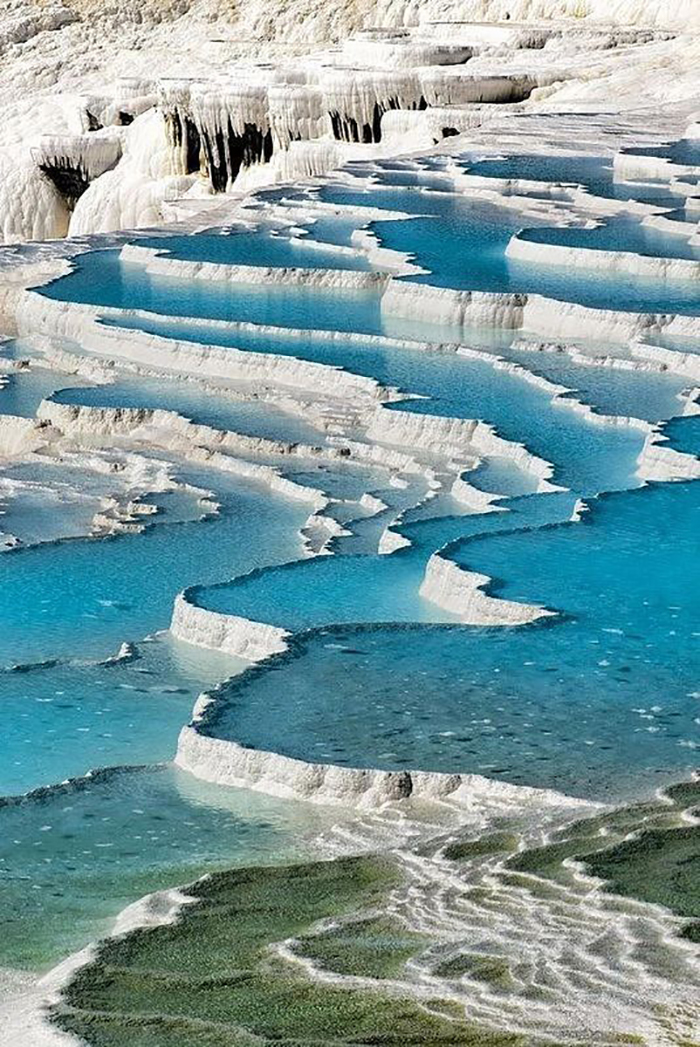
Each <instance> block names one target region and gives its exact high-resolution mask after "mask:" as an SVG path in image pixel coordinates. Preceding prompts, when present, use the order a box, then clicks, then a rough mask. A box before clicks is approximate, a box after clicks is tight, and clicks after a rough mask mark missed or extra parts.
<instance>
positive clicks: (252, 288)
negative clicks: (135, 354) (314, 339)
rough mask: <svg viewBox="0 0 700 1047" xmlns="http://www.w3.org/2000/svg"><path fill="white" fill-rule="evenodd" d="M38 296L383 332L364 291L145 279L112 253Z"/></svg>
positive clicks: (85, 262)
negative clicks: (279, 319) (281, 319)
mask: <svg viewBox="0 0 700 1047" xmlns="http://www.w3.org/2000/svg"><path fill="white" fill-rule="evenodd" d="M42 294H46V295H47V296H48V297H50V298H57V299H59V300H61V301H76V302H87V303H90V304H93V305H105V306H116V307H117V308H120V309H146V310H150V311H152V312H156V313H162V314H164V315H165V316H175V317H177V316H198V317H203V318H211V319H215V320H250V321H252V322H254V323H260V324H270V323H272V324H274V323H275V322H277V321H278V318H279V317H280V316H284V317H285V321H284V322H285V324H286V325H287V326H290V327H303V328H326V329H330V330H342V331H355V330H357V331H366V332H369V333H375V332H378V331H380V330H381V318H380V309H379V299H378V298H377V296H376V295H374V294H370V293H368V292H363V291H350V290H343V291H342V292H339V291H338V290H337V289H333V290H318V289H313V288H304V287H294V286H283V287H275V286H273V285H265V284H262V285H255V284H229V283H227V282H226V281H220V282H216V281H207V280H191V281H185V280H170V279H168V280H166V279H162V278H160V277H154V276H149V275H148V274H147V273H145V272H144V271H143V269H142V267H141V266H138V265H130V264H124V263H121V262H120V260H119V252H118V251H114V250H108V251H95V252H93V253H91V254H87V255H82V256H81V257H80V258H79V259H77V260H76V263H75V270H74V272H72V273H70V274H69V275H68V276H65V277H63V278H62V279H61V280H57V281H55V282H54V283H52V284H49V285H48V286H47V287H45V288H43V289H42Z"/></svg>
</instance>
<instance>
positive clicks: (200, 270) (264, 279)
mask: <svg viewBox="0 0 700 1047" xmlns="http://www.w3.org/2000/svg"><path fill="white" fill-rule="evenodd" d="M120 258H121V260H122V261H123V262H128V263H129V264H131V265H139V266H142V267H143V269H144V271H145V272H146V273H148V274H149V275H151V276H163V277H168V278H170V279H176V280H206V281H208V282H221V281H225V282H227V283H233V284H250V283H254V284H274V285H279V286H282V285H290V284H293V285H295V286H301V287H318V288H328V289H332V290H333V289H338V290H343V289H345V290H350V291H365V290H377V289H378V288H381V287H382V286H383V285H384V284H385V283H386V281H387V280H388V279H389V277H388V275H387V274H386V273H376V272H371V271H366V270H357V269H300V268H296V267H294V266H288V267H284V266H264V265H227V264H224V263H219V262H206V261H187V260H184V259H181V258H173V257H171V256H169V255H165V254H163V253H162V252H159V251H158V250H156V249H155V248H151V247H140V246H139V245H138V244H125V245H124V247H122V249H121V252H120Z"/></svg>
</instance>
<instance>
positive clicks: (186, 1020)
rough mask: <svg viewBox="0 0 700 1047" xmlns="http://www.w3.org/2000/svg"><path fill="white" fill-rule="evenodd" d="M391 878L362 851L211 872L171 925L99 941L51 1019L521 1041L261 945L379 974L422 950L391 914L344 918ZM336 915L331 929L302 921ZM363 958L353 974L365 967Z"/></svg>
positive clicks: (436, 1040)
mask: <svg viewBox="0 0 700 1047" xmlns="http://www.w3.org/2000/svg"><path fill="white" fill-rule="evenodd" d="M396 883H397V872H396V870H395V868H394V866H393V865H392V864H391V862H390V861H389V860H384V859H381V858H373V857H363V858H350V859H342V860H338V861H334V862H317V863H312V864H307V865H299V866H291V867H286V868H281V869H280V868H270V869H249V870H241V871H235V872H231V873H219V874H217V875H216V876H213V877H211V878H210V879H208V880H205V881H203V882H201V883H199V884H197V885H195V887H194V888H193V889H192V894H194V895H195V896H196V897H197V899H198V903H197V904H193V905H189V906H186V907H185V908H184V909H183V910H182V913H181V917H180V919H179V921H178V922H177V923H175V924H172V925H169V926H164V927H156V928H150V929H147V930H140V931H135V932H133V933H132V934H130V935H127V936H126V937H125V938H123V939H120V940H116V941H111V942H106V943H105V944H104V945H103V946H102V947H101V949H100V950H99V952H98V955H97V957H96V959H95V961H94V962H92V963H91V964H89V965H88V966H86V967H84V968H83V969H82V970H81V971H79V972H78V973H77V975H76V976H75V978H74V979H73V981H72V982H71V983H70V985H69V986H68V988H67V989H66V991H65V993H64V998H63V1002H62V1004H61V1005H60V1006H59V1007H58V1008H57V1010H56V1012H55V1015H54V1019H55V1021H56V1022H57V1023H58V1024H59V1026H60V1027H61V1028H63V1029H65V1030H66V1031H70V1032H73V1033H76V1034H77V1035H78V1036H80V1037H81V1038H82V1039H83V1040H84V1041H85V1042H86V1043H88V1044H90V1045H91V1047H116V1045H117V1044H120V1045H125V1044H128V1045H129V1047H175V1045H176V1044H177V1045H178V1047H185V1045H186V1047H253V1045H262V1044H268V1043H274V1044H275V1045H276V1047H302V1045H308V1044H313V1045H314V1047H324V1045H328V1047H331V1045H334V1044H343V1045H345V1047H352V1045H355V1047H369V1045H386V1047H411V1045H415V1047H418V1045H420V1047H520V1045H523V1044H524V1043H525V1042H526V1041H524V1040H523V1039H522V1037H520V1036H515V1035H510V1034H497V1033H492V1032H489V1031H487V1030H483V1029H479V1028H477V1027H474V1026H471V1025H469V1024H468V1023H467V1022H466V1021H465V1020H463V1019H462V1020H459V1019H456V1018H452V1019H451V1020H450V1018H448V1017H443V1016H442V1015H440V1014H436V1013H429V1012H428V1011H427V1010H426V1009H424V1008H423V1007H421V1006H420V1004H419V1003H417V1002H415V1001H413V1000H410V999H402V998H399V997H397V996H396V995H393V994H392V995H390V994H388V993H382V992H381V983H380V982H378V983H377V986H378V988H377V991H376V992H372V991H367V990H366V989H362V988H352V987H345V986H341V985H338V984H326V983H324V982H319V981H317V980H315V979H312V978H310V977H309V976H308V975H307V973H306V971H305V969H304V968H303V967H302V966H301V965H297V964H296V963H294V962H290V961H287V960H285V959H283V958H281V957H280V956H279V955H277V954H276V953H275V951H274V948H271V946H273V945H274V943H276V942H281V941H285V940H286V939H289V938H293V939H294V946H295V948H296V949H298V950H299V951H303V952H305V953H306V954H309V953H310V952H312V951H315V952H316V953H317V959H319V960H320V961H321V962H322V964H323V965H324V966H328V967H334V968H335V969H341V968H342V969H343V970H344V972H348V973H364V974H365V975H368V976H370V977H376V978H379V977H380V976H381V975H383V974H385V973H386V972H387V971H397V970H398V969H399V968H400V966H401V965H402V964H403V962H404V960H405V958H407V956H408V955H410V954H412V953H413V952H415V951H417V950H418V949H419V948H420V947H421V942H420V941H419V937H418V936H415V935H410V934H408V933H407V932H405V931H404V930H403V928H402V927H401V926H400V925H399V924H398V922H396V921H385V920H382V919H374V918H372V917H370V918H367V917H366V916H365V917H364V918H359V919H358V922H357V934H356V936H353V934H352V933H351V928H352V923H351V922H350V921H349V920H348V919H347V917H348V916H349V914H351V913H353V912H356V911H357V912H362V911H363V910H364V911H366V910H367V909H368V908H370V907H371V906H372V905H375V904H377V903H378V902H379V901H380V900H382V899H385V898H386V895H387V893H388V891H389V890H390V889H391V887H392V886H394V885H395V884H396ZM340 916H345V917H346V920H345V922H344V923H343V924H342V933H340V929H338V933H333V931H334V929H333V928H327V929H326V930H324V931H322V932H321V933H320V934H319V935H318V938H319V941H318V942H317V943H316V944H313V939H314V924H316V923H317V922H318V921H319V920H328V919H333V918H338V917H340ZM363 967H364V971H363Z"/></svg>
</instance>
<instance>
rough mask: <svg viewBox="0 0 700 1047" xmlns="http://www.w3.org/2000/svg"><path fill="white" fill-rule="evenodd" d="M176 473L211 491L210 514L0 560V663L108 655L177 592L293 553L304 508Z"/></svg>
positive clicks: (145, 626)
mask: <svg viewBox="0 0 700 1047" xmlns="http://www.w3.org/2000/svg"><path fill="white" fill-rule="evenodd" d="M183 475H184V476H185V478H186V479H191V480H192V481H193V482H196V483H198V484H199V485H200V486H201V485H203V486H205V487H206V486H207V482H208V486H209V487H211V488H213V489H214V490H215V492H216V496H217V498H218V500H219V501H221V504H222V511H221V514H220V515H219V516H218V517H214V518H211V519H209V520H207V521H205V522H191V523H178V524H173V525H172V526H168V525H166V524H163V525H162V526H158V527H153V528H150V529H149V530H147V531H146V532H145V533H143V534H141V535H137V536H132V535H124V536H119V537H116V538H108V539H100V540H92V541H89V540H86V541H74V542H61V543H57V544H53V545H44V546H39V547H37V548H33V549H26V550H18V551H14V552H9V553H5V554H3V555H2V557H0V620H1V621H2V623H3V628H2V631H1V632H0V665H1V664H5V665H6V664H15V663H18V662H27V661H30V662H34V661H38V660H41V659H44V658H54V657H60V656H64V657H67V656H75V655H77V656H82V657H88V656H93V657H104V656H106V655H109V654H112V653H114V652H115V651H116V650H117V649H118V647H119V645H120V644H121V642H122V641H123V640H127V639H129V640H138V639H140V638H141V637H143V636H145V635H147V634H149V633H152V632H153V631H154V630H158V629H167V627H168V625H169V623H170V617H171V614H172V606H173V600H174V598H175V596H176V594H177V592H178V591H179V590H181V589H183V588H185V587H186V586H188V585H191V584H193V583H195V582H202V581H206V580H207V579H209V580H210V581H211V582H215V581H219V580H220V579H221V578H230V577H232V576H233V575H235V574H238V573H240V572H242V571H246V570H250V569H251V568H253V567H255V566H260V565H262V564H264V563H273V562H275V561H278V562H279V561H286V560H289V559H290V558H291V557H292V556H293V555H295V554H296V553H297V551H299V549H300V546H299V539H298V537H297V534H296V532H297V530H298V528H299V527H300V526H301V525H302V524H303V522H304V520H305V519H306V516H307V515H308V512H309V508H308V506H303V505H300V504H299V503H296V502H288V501H286V500H284V499H280V498H275V497H271V496H270V493H269V491H268V490H267V489H265V488H260V487H257V486H255V485H253V484H246V483H243V482H241V481H239V480H231V479H229V478H227V477H226V476H225V475H222V474H220V473H214V472H213V471H209V470H193V471H192V472H191V473H188V472H187V471H184V473H183Z"/></svg>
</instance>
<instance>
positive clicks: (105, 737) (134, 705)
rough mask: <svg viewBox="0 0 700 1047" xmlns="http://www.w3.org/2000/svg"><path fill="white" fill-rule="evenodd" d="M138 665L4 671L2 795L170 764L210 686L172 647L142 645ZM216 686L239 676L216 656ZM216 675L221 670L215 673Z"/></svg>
mask: <svg viewBox="0 0 700 1047" xmlns="http://www.w3.org/2000/svg"><path fill="white" fill-rule="evenodd" d="M138 651H139V657H138V658H137V659H136V660H135V661H129V662H126V661H123V662H117V663H114V664H109V663H107V664H97V665H95V664H92V665H91V664H89V663H88V664H86V663H82V664H81V663H80V662H79V661H73V662H70V661H69V662H65V663H58V664H52V663H51V662H49V663H47V664H45V665H41V664H39V665H37V666H35V667H33V668H30V669H27V670H25V671H11V670H7V669H5V670H2V671H0V690H1V692H2V709H3V715H4V717H5V719H6V722H9V723H11V724H12V730H11V731H8V732H7V733H6V736H5V739H4V742H3V761H2V765H1V766H0V796H7V795H16V794H17V795H18V794H20V793H25V792H28V791H29V790H30V789H36V788H38V787H39V786H48V785H51V784H52V783H53V782H59V781H63V780H64V779H65V778H75V777H78V776H80V775H84V774H86V773H87V772H88V771H90V770H93V769H95V768H98V767H110V766H115V765H120V764H142V763H150V762H153V761H157V760H170V759H172V756H173V754H174V752H175V747H176V743H177V736H178V734H179V732H180V728H181V727H182V724H183V723H185V722H186V721H187V720H188V719H189V716H190V712H191V710H192V706H193V704H194V701H195V699H196V697H197V695H198V694H199V693H200V691H201V690H202V688H203V686H204V684H205V682H207V681H206V676H205V675H204V670H205V669H206V668H207V666H206V663H204V664H203V661H202V659H199V660H196V661H194V662H193V663H192V664H188V661H187V660H186V659H185V658H183V657H182V656H181V646H180V645H177V644H175V643H173V642H170V643H168V642H165V641H160V642H157V643H141V644H139V646H138ZM208 668H209V672H210V673H213V675H212V677H211V682H214V683H218V682H219V681H220V680H221V679H225V678H226V677H227V676H229V675H231V674H232V673H233V672H235V670H236V668H237V664H236V662H235V661H234V660H231V659H224V658H220V659H218V660H217V659H212V660H211V664H210V665H209V667H208ZM217 670H218V671H217Z"/></svg>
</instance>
